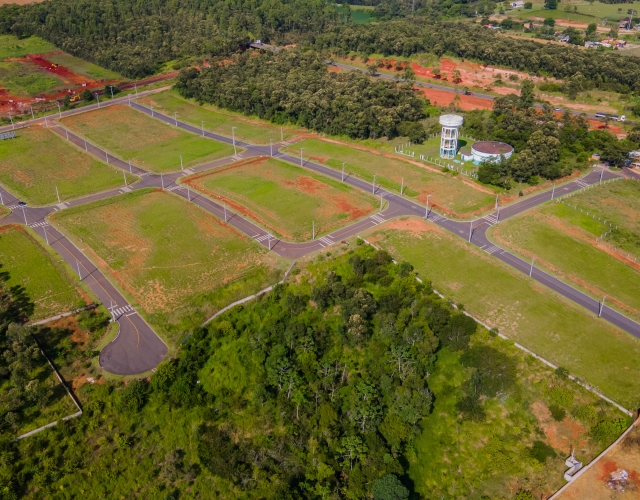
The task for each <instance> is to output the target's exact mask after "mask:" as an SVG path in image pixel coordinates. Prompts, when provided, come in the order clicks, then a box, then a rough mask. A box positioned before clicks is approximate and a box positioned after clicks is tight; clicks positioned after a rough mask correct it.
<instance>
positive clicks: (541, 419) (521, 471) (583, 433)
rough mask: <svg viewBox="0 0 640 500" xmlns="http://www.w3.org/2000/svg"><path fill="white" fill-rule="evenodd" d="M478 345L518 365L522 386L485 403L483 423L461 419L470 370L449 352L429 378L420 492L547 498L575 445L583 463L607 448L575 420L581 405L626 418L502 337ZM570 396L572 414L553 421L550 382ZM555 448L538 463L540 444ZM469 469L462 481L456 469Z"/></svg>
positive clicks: (417, 479) (417, 463)
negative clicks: (523, 493)
mask: <svg viewBox="0 0 640 500" xmlns="http://www.w3.org/2000/svg"><path fill="white" fill-rule="evenodd" d="M474 344H475V345H484V346H490V347H492V348H493V349H496V350H498V351H499V352H501V353H504V354H506V355H507V356H509V357H510V358H514V359H516V360H517V363H518V368H517V373H518V380H517V383H516V387H515V388H514V389H512V390H511V391H510V392H509V393H508V394H506V395H505V396H502V397H497V398H489V399H487V400H486V401H485V402H484V409H485V411H486V413H487V420H486V421H485V422H474V421H472V420H463V419H461V418H460V417H459V411H458V410H457V409H456V403H457V402H458V401H460V400H461V399H462V398H463V396H464V392H465V387H466V384H467V383H468V380H469V378H470V376H471V374H470V369H469V368H465V367H464V366H463V365H462V364H461V363H460V361H459V358H460V353H452V352H451V351H449V350H448V349H444V350H442V351H440V352H439V354H438V363H437V365H436V369H435V371H434V373H432V374H431V375H430V377H429V388H430V389H431V390H432V391H433V392H434V394H435V395H436V398H435V403H434V408H433V411H432V412H431V414H430V415H428V416H427V417H426V418H424V419H423V421H422V423H421V428H422V431H421V433H420V434H419V435H418V437H417V438H416V440H415V442H414V446H413V447H414V450H415V456H414V459H413V460H412V461H411V465H410V467H409V476H410V477H411V478H412V479H413V481H414V484H415V488H416V492H417V493H419V494H421V495H422V496H423V497H424V498H473V499H479V498H505V499H507V498H513V495H514V493H513V492H514V491H518V489H520V488H522V489H526V490H530V491H532V493H533V498H541V494H544V495H545V498H546V497H547V495H548V494H550V493H552V492H553V491H555V490H557V489H558V488H560V486H562V485H563V484H564V481H563V479H562V473H563V471H564V469H565V467H564V460H565V458H566V457H567V456H568V455H569V454H570V448H571V447H573V446H575V448H576V450H575V454H576V456H577V457H578V459H580V460H582V461H583V462H584V463H587V462H589V461H591V460H592V459H593V458H594V457H595V456H596V455H597V454H598V453H599V452H600V451H602V449H603V448H604V446H605V445H604V444H602V443H598V442H596V441H594V440H593V439H591V438H590V437H589V435H588V430H587V429H586V428H585V426H584V425H582V424H581V423H580V422H579V421H577V420H576V419H575V418H573V417H571V416H570V415H569V413H570V412H569V411H568V410H571V409H572V408H573V407H575V406H578V405H593V406H594V407H596V408H598V410H599V411H601V412H602V413H603V415H602V416H605V415H606V416H607V417H609V418H614V419H615V418H624V415H623V414H622V413H621V412H619V411H618V410H616V409H615V408H613V407H612V406H610V405H608V404H606V403H604V402H603V401H601V400H598V399H597V398H596V397H595V396H594V395H592V394H591V393H589V392H587V391H586V390H584V389H582V388H581V387H580V386H578V385H577V384H575V383H573V382H570V381H567V380H561V379H560V378H559V377H557V376H555V375H554V373H553V371H552V370H551V369H550V368H549V367H547V366H546V365H544V364H543V363H541V362H540V361H537V360H534V359H533V358H532V357H531V356H526V355H525V353H523V352H522V351H521V350H519V349H517V348H516V347H514V346H512V345H510V344H509V343H508V342H507V341H504V340H502V339H500V338H499V337H495V338H491V337H489V335H488V334H486V333H485V334H478V335H477V336H476V339H474ZM550 383H553V384H554V386H556V387H562V389H564V390H566V391H568V393H569V394H570V404H569V405H568V407H567V408H566V410H565V411H566V412H567V414H568V416H567V417H566V418H565V419H561V420H560V421H557V420H555V419H554V418H552V416H551V414H550V411H549V406H551V405H553V404H554V401H553V400H552V399H551V397H550V396H551V393H550V390H549V384H550ZM536 441H537V442H538V444H540V443H544V445H545V446H546V447H550V452H549V455H550V456H549V457H548V458H547V459H546V460H544V457H542V460H539V459H535V458H534V457H533V453H532V449H533V446H534V443H535V442H536ZM459 470H462V471H464V475H461V474H460V473H459V472H458V471H459Z"/></svg>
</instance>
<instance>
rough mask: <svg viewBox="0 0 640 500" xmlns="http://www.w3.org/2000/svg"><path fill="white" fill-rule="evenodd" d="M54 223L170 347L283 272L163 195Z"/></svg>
mask: <svg viewBox="0 0 640 500" xmlns="http://www.w3.org/2000/svg"><path fill="white" fill-rule="evenodd" d="M52 220H53V221H54V222H55V223H58V224H59V225H61V226H62V227H63V229H64V230H65V231H67V232H69V233H71V234H72V236H74V237H75V239H76V240H80V241H79V242H78V245H79V246H80V247H81V248H83V249H84V250H86V251H88V252H89V253H90V254H92V255H93V256H94V257H95V261H96V262H98V264H99V265H100V267H102V268H103V269H105V270H106V271H107V273H108V274H110V275H111V277H112V278H114V279H115V280H117V281H118V283H119V284H120V286H121V288H122V289H123V290H124V291H125V293H127V294H128V296H129V297H130V298H131V299H132V300H134V301H135V302H137V303H138V304H139V305H140V306H141V308H142V311H141V312H142V313H143V314H145V315H146V317H147V318H148V320H149V321H150V322H151V323H152V324H153V325H154V327H155V328H156V329H157V331H159V333H160V334H162V335H163V336H164V337H165V338H167V340H168V341H169V342H171V343H172V344H173V345H176V342H177V341H178V340H179V338H180V337H181V336H183V335H184V334H185V333H186V332H190V331H191V329H192V328H193V327H194V326H196V325H198V324H200V322H202V320H203V319H205V317H207V316H208V315H210V314H212V313H213V312H215V311H216V310H218V309H220V308H222V307H224V306H226V305H227V304H229V303H230V302H233V301H234V300H237V299H239V298H241V297H245V296H247V295H249V294H251V293H255V292H256V291H258V290H260V289H261V288H262V287H264V286H266V284H267V283H268V284H273V283H274V282H275V281H276V276H275V275H276V274H278V273H279V272H280V269H281V267H283V264H281V263H280V261H279V260H276V258H275V257H271V255H272V254H267V252H266V251H265V250H264V247H261V246H260V245H258V244H257V243H255V242H253V241H252V240H251V239H249V238H247V237H245V236H244V235H241V234H240V233H237V232H236V231H235V230H233V229H231V228H230V227H229V226H227V225H225V224H224V223H222V222H220V221H219V220H218V219H216V218H215V217H214V216H212V215H210V214H208V213H206V212H204V211H202V210H201V209H199V208H197V207H195V206H194V205H192V204H189V203H186V202H185V201H183V200H182V199H181V198H178V197H176V196H174V195H171V194H169V193H167V192H164V191H159V190H158V191H148V190H144V191H138V192H134V193H130V194H128V195H125V196H122V197H119V198H118V199H115V200H103V201H100V202H97V203H93V204H90V205H86V206H83V207H78V208H72V209H68V210H64V211H61V212H56V213H55V214H54V215H53V216H52Z"/></svg>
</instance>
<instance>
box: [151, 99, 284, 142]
mask: <svg viewBox="0 0 640 500" xmlns="http://www.w3.org/2000/svg"><path fill="white" fill-rule="evenodd" d="M140 102H141V103H142V104H144V105H145V106H153V107H154V109H157V110H158V111H160V112H162V113H164V114H166V115H169V116H173V114H174V113H178V117H179V119H180V120H182V121H184V122H187V123H190V124H192V125H195V126H196V127H204V129H205V130H206V131H211V132H215V133H217V134H221V135H226V136H228V137H232V135H233V134H232V130H231V129H232V127H235V138H236V139H237V140H242V141H247V142H252V143H255V144H269V140H272V141H273V142H274V143H275V142H280V141H281V140H287V139H289V138H291V137H292V136H293V135H294V132H293V131H292V130H291V129H289V128H282V133H281V131H280V127H276V126H274V125H271V124H270V123H268V122H265V121H263V120H260V119H258V118H253V119H251V118H247V117H243V116H242V115H239V114H235V113H232V112H230V111H223V110H218V109H216V108H215V107H213V106H207V105H204V106H199V105H198V104H197V103H195V102H194V101H190V100H188V99H183V98H182V97H180V96H179V95H178V93H177V92H174V91H167V92H162V93H160V94H154V95H150V96H146V97H142V98H141V99H140Z"/></svg>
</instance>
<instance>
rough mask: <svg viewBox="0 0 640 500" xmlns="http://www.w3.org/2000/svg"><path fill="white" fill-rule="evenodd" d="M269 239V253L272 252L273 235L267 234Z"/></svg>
mask: <svg viewBox="0 0 640 500" xmlns="http://www.w3.org/2000/svg"><path fill="white" fill-rule="evenodd" d="M267 239H268V240H269V251H271V235H270V234H269V233H267Z"/></svg>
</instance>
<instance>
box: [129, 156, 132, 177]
mask: <svg viewBox="0 0 640 500" xmlns="http://www.w3.org/2000/svg"><path fill="white" fill-rule="evenodd" d="M129 173H130V174H132V173H133V170H131V158H129Z"/></svg>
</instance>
